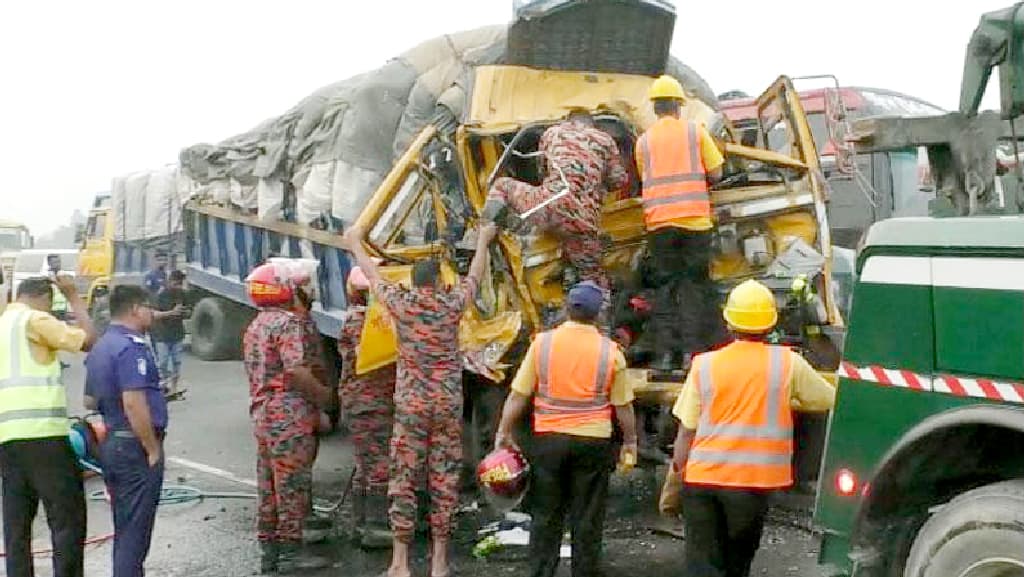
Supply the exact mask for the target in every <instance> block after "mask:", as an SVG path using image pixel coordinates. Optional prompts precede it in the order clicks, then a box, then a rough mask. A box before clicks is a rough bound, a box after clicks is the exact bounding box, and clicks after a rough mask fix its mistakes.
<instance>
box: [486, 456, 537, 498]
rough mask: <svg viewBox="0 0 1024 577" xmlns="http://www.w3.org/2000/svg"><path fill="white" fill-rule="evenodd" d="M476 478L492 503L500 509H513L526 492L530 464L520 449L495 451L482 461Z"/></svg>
mask: <svg viewBox="0 0 1024 577" xmlns="http://www.w3.org/2000/svg"><path fill="white" fill-rule="evenodd" d="M476 477H477V480H478V481H479V482H480V486H481V487H483V488H484V492H485V494H486V495H487V497H488V498H489V499H490V501H491V503H493V504H494V505H495V506H496V507H497V508H499V509H512V508H513V507H515V506H516V505H517V504H519V501H520V499H522V498H523V494H524V493H525V492H526V484H527V481H528V480H529V478H530V464H529V463H528V462H526V458H525V457H523V454H522V453H520V452H519V450H518V449H515V448H502V449H495V450H494V451H493V452H492V453H491V454H489V455H487V456H486V457H484V458H483V460H482V461H480V465H478V466H477V468H476Z"/></svg>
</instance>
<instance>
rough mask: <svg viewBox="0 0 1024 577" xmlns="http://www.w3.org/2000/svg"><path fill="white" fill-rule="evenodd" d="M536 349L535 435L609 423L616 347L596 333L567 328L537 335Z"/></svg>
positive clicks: (586, 329) (563, 327)
mask: <svg viewBox="0 0 1024 577" xmlns="http://www.w3.org/2000/svg"><path fill="white" fill-rule="evenodd" d="M580 329H583V330H580ZM537 345H538V346H537V352H536V354H535V358H534V362H535V363H536V368H537V392H536V394H535V395H534V396H533V427H534V431H536V432H538V433H550V432H566V431H568V430H570V429H573V428H575V427H580V426H583V425H589V424H592V423H601V422H611V418H612V404H611V391H612V381H613V379H614V377H615V360H614V357H613V356H612V347H614V346H616V345H615V344H614V343H612V341H611V340H610V339H608V338H607V337H605V336H603V335H601V334H600V333H599V332H597V331H596V330H590V329H589V328H588V327H575V326H571V325H562V326H560V327H558V328H556V329H554V330H552V331H547V332H544V333H541V334H540V335H539V336H538V337H537Z"/></svg>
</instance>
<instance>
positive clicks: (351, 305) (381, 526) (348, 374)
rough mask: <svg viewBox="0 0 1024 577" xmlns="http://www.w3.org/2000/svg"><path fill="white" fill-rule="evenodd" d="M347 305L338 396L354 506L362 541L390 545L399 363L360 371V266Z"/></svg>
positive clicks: (363, 290)
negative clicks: (349, 449)
mask: <svg viewBox="0 0 1024 577" xmlns="http://www.w3.org/2000/svg"><path fill="white" fill-rule="evenodd" d="M346 288H347V289H348V308H347V309H346V312H345V323H344V325H343V326H342V329H341V335H340V336H339V337H338V354H339V357H340V358H341V379H340V382H339V387H338V397H339V398H340V399H341V404H342V407H343V409H344V410H345V414H346V416H347V422H348V428H349V431H351V433H352V445H353V447H354V449H355V455H354V456H355V462H356V474H355V479H354V481H353V486H352V491H353V494H354V495H355V500H354V502H353V509H354V513H355V520H356V530H357V532H358V533H359V540H360V545H361V546H362V547H364V548H377V547H386V546H391V540H392V539H393V537H394V535H392V534H391V531H390V530H389V529H388V466H389V461H388V446H389V445H390V443H391V427H392V426H393V422H394V417H395V367H394V366H393V365H388V366H386V367H381V368H379V369H375V370H373V371H370V372H368V373H366V374H363V375H358V374H356V354H357V352H358V350H359V340H360V337H361V336H362V333H363V324H364V323H365V321H366V306H367V296H368V295H367V293H368V292H369V290H370V283H369V281H368V280H367V279H366V275H365V274H364V273H363V270H362V269H361V268H359V267H358V266H357V267H353V268H352V270H351V271H350V272H349V275H348V281H347V282H346Z"/></svg>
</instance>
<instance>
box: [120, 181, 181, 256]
mask: <svg viewBox="0 0 1024 577" xmlns="http://www.w3.org/2000/svg"><path fill="white" fill-rule="evenodd" d="M191 186H192V184H191V182H189V180H188V179H187V178H185V177H183V175H182V174H181V172H180V170H179V169H178V167H177V166H174V165H170V166H165V167H163V168H159V169H155V170H144V171H139V172H133V173H131V174H128V175H125V176H121V177H117V178H115V179H114V180H113V182H112V183H111V192H110V197H111V198H110V201H111V212H113V215H114V240H115V241H119V242H124V241H129V242H130V241H142V240H148V239H156V238H162V237H167V236H170V235H173V234H176V233H179V232H181V230H182V221H181V208H182V205H183V204H184V203H185V202H186V201H187V200H188V198H189V197H190V196H191Z"/></svg>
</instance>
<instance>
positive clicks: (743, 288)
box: [723, 280, 779, 333]
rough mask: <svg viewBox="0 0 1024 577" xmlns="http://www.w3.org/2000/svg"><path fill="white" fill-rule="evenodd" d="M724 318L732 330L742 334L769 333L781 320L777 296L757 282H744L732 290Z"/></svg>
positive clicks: (726, 304)
mask: <svg viewBox="0 0 1024 577" xmlns="http://www.w3.org/2000/svg"><path fill="white" fill-rule="evenodd" d="M723 316H724V317H725V321H726V322H727V323H729V327H730V328H732V329H733V330H735V331H738V332H742V333H765V332H768V331H770V330H771V329H772V327H774V326H775V323H776V322H777V321H778V320H779V313H778V311H777V310H776V309H775V295H773V294H772V291H771V290H770V289H769V288H768V287H766V286H764V285H763V284H761V283H759V282H757V281H756V280H746V281H743V282H742V283H740V284H739V285H737V286H736V288H734V289H732V292H730V293H729V300H727V301H726V303H725V312H724V314H723Z"/></svg>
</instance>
